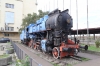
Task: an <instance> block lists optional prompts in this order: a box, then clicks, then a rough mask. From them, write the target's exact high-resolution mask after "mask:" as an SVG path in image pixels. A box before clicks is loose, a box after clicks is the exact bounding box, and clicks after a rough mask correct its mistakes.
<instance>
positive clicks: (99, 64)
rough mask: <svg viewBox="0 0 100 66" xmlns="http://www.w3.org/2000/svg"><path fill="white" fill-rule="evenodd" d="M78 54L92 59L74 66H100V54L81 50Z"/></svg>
mask: <svg viewBox="0 0 100 66" xmlns="http://www.w3.org/2000/svg"><path fill="white" fill-rule="evenodd" d="M78 56H82V57H85V58H88V59H91V60H89V61H85V62H82V63H79V64H76V65H74V66H100V56H98V55H93V54H87V53H81V52H80V53H78Z"/></svg>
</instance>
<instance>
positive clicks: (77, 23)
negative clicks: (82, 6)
mask: <svg viewBox="0 0 100 66" xmlns="http://www.w3.org/2000/svg"><path fill="white" fill-rule="evenodd" d="M76 18H77V38H78V4H77V0H76Z"/></svg>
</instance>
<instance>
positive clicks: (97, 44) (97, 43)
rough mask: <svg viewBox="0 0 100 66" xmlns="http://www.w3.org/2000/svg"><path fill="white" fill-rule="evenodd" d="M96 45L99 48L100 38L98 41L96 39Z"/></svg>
mask: <svg viewBox="0 0 100 66" xmlns="http://www.w3.org/2000/svg"><path fill="white" fill-rule="evenodd" d="M95 45H96V47H97V48H99V46H100V41H99V40H96V41H95Z"/></svg>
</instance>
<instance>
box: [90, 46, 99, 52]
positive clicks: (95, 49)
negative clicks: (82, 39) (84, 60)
mask: <svg viewBox="0 0 100 66" xmlns="http://www.w3.org/2000/svg"><path fill="white" fill-rule="evenodd" d="M88 50H90V51H96V52H100V48H96V46H95V45H90V46H89V47H88Z"/></svg>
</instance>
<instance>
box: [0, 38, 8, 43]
mask: <svg viewBox="0 0 100 66" xmlns="http://www.w3.org/2000/svg"><path fill="white" fill-rule="evenodd" d="M7 42H10V39H9V38H0V43H7Z"/></svg>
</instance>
